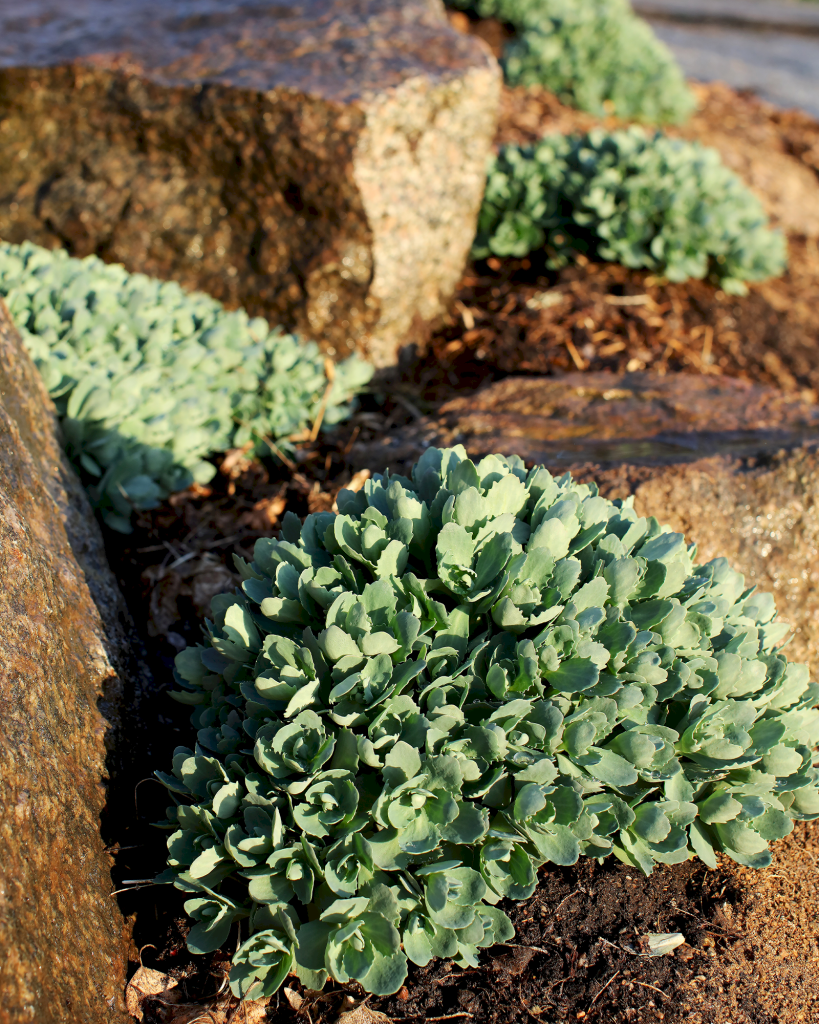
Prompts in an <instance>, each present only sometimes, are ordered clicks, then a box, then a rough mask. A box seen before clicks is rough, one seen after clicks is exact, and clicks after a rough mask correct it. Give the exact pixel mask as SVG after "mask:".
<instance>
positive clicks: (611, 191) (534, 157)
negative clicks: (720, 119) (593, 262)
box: [473, 126, 786, 295]
mask: <svg viewBox="0 0 819 1024" xmlns="http://www.w3.org/2000/svg"><path fill="white" fill-rule="evenodd" d="M544 245H545V246H546V248H547V252H548V261H549V265H550V266H551V267H553V268H556V267H561V266H564V265H565V264H566V263H568V262H569V261H570V260H571V259H572V258H573V255H574V253H575V252H577V251H579V252H582V253H587V254H589V255H593V256H595V257H597V258H599V259H603V260H611V261H612V262H616V263H622V264H623V265H624V266H627V267H635V268H647V269H650V270H654V271H657V272H659V273H662V274H663V275H665V276H666V277H667V278H668V279H669V280H670V281H685V280H687V279H688V278H698V279H702V278H705V277H710V278H711V279H712V280H713V281H715V282H716V283H718V284H719V285H720V287H722V288H723V289H724V290H725V291H727V292H729V293H732V294H739V295H742V294H745V293H746V292H747V287H746V284H745V282H747V281H761V280H764V279H765V278H768V277H776V276H778V275H780V274H781V273H782V272H783V271H784V269H785V266H786V249H785V239H784V237H783V236H782V235H781V234H780V233H779V232H777V231H772V230H771V229H770V227H769V225H768V217H767V215H766V213H765V211H764V209H763V208H762V204H761V203H760V202H759V200H758V199H757V198H756V196H754V195H753V193H751V192H750V191H749V190H748V188H747V186H746V185H745V184H744V183H743V182H742V181H741V180H740V178H738V177H737V175H736V174H734V173H733V171H730V170H729V169H728V168H727V167H726V166H725V165H724V164H723V163H722V160H721V159H720V156H719V154H718V153H717V152H716V150H713V149H708V148H706V147H704V146H702V145H700V144H699V143H696V142H685V141H683V140H682V139H672V138H668V137H667V136H665V135H663V134H661V133H657V134H654V135H649V134H647V133H646V132H645V131H644V130H643V129H642V128H639V127H637V126H633V127H632V128H630V129H628V130H625V131H615V132H606V131H603V130H602V129H595V130H594V131H591V132H589V133H587V134H585V135H568V136H567V135H549V136H546V137H545V138H543V139H541V140H540V142H538V143H536V144H535V145H533V146H517V145H509V146H505V147H503V148H502V149H501V151H500V153H498V154H497V155H496V156H494V157H493V158H492V159H491V161H490V166H489V170H488V176H487V184H486V193H485V196H484V201H483V206H482V208H481V213H480V218H479V221H478V234H477V237H476V239H475V244H474V247H473V256H475V257H476V258H483V257H486V256H489V255H490V254H495V255H497V256H525V255H527V254H528V253H529V252H532V251H533V250H536V249H540V248H542V247H543V246H544Z"/></svg>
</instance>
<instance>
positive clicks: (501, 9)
mask: <svg viewBox="0 0 819 1024" xmlns="http://www.w3.org/2000/svg"><path fill="white" fill-rule="evenodd" d="M448 3H449V5H450V6H451V7H459V8H462V9H466V10H471V11H474V12H475V13H476V14H478V15H479V16H481V17H484V18H497V19H499V20H500V21H503V22H506V23H507V24H509V25H511V26H512V28H513V29H514V30H515V38H514V39H513V40H512V41H511V42H510V43H509V44H508V45H507V46H506V48H505V51H504V54H503V59H502V63H503V69H504V72H505V75H506V80H507V81H508V82H509V83H510V84H511V85H542V86H544V87H545V88H547V89H549V90H550V91H551V92H554V93H556V94H557V95H558V97H559V98H560V99H561V100H562V101H563V102H564V103H567V104H569V105H571V106H574V107H579V108H580V109H581V110H588V111H590V112H591V113H593V114H600V115H602V114H616V115H617V116H618V117H622V118H627V119H629V120H636V121H649V122H652V123H663V122H668V121H671V122H675V121H684V120H685V119H686V118H687V117H688V115H689V114H690V113H691V111H692V110H693V109H694V105H695V101H694V97H693V95H692V93H691V90H690V89H689V88H688V87H687V85H686V84H685V79H684V77H683V74H682V70H681V69H680V67H679V65H678V64H677V62H676V60H675V59H674V56H673V54H672V53H671V51H670V50H669V49H668V47H667V46H666V45H665V44H664V43H662V42H660V40H659V39H658V38H657V37H656V35H655V34H654V32H653V31H652V29H651V27H650V25H649V24H648V23H647V22H646V21H643V19H642V18H638V17H637V16H636V15H635V14H634V12H633V11H632V9H631V4H630V3H629V2H628V0H582V2H579V0H448Z"/></svg>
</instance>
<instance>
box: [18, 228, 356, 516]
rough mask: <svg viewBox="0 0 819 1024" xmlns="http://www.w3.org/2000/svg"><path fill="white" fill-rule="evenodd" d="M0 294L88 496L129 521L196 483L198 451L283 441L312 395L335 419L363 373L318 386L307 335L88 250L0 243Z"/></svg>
mask: <svg viewBox="0 0 819 1024" xmlns="http://www.w3.org/2000/svg"><path fill="white" fill-rule="evenodd" d="M0 297H3V298H4V299H5V301H6V303H7V305H8V308H9V312H10V313H11V315H12V317H13V318H14V321H15V323H16V324H17V326H18V328H19V329H20V333H21V335H22V337H23V341H24V342H25V344H26V346H27V348H28V350H29V352H30V353H31V355H32V358H33V359H34V362H35V363H36V364H37V367H38V369H39V370H40V373H41V375H42V377H43V380H44V382H45V385H46V387H47V388H48V391H49V393H50V395H51V397H52V398H53V399H54V401H55V403H56V406H57V412H58V415H59V417H60V421H61V426H62V430H63V433H64V435H65V439H66V441H67V444H68V450H69V453H70V455H71V456H72V457H73V458H74V460H75V461H76V462H77V463H78V465H79V466H80V467H81V469H82V470H83V471H84V475H85V477H86V479H90V480H91V486H90V488H89V490H90V493H91V497H92V499H93V500H94V501H95V503H96V504H97V506H98V507H99V508H100V510H101V512H102V515H103V517H104V519H105V520H106V521H107V522H108V524H109V525H110V526H112V527H114V528H116V529H119V530H123V531H126V532H127V531H128V529H129V528H130V527H129V521H130V517H131V513H132V511H133V509H149V508H155V507H156V506H157V505H158V504H159V502H160V501H161V500H163V499H164V498H166V497H167V496H168V494H169V493H171V492H173V491H179V490H183V489H184V488H186V487H188V486H190V484H192V483H193V482H194V481H196V482H198V483H207V481H208V480H209V479H210V478H211V477H212V476H213V474H214V472H215V469H214V467H213V465H212V464H211V463H210V462H208V461H206V460H207V458H208V456H210V455H213V454H214V453H216V452H222V451H226V450H227V449H229V448H232V447H242V446H244V445H246V444H251V445H253V446H255V447H256V449H257V450H258V452H259V453H265V452H266V453H269V452H270V450H271V449H270V446H269V444H268V441H272V442H273V443H276V444H278V443H284V445H285V447H287V441H286V439H287V437H288V436H289V435H291V434H293V433H295V432H297V431H301V430H303V429H304V427H305V425H306V424H307V423H308V422H309V421H311V420H313V419H315V417H316V415H317V413H318V410H319V409H320V408H322V406H323V409H324V412H323V421H322V422H323V423H324V424H327V425H328V426H329V425H332V424H334V423H337V422H339V421H340V420H342V419H343V418H344V417H345V416H346V415H347V414H348V412H349V405H348V404H347V403H348V402H349V400H350V399H351V398H352V397H353V395H354V394H355V393H356V391H357V390H359V389H360V388H361V387H363V386H364V384H366V383H367V381H368V380H369V378H370V376H371V375H372V368H371V367H370V366H368V365H367V364H366V363H364V362H363V361H362V360H360V359H357V358H352V359H348V360H347V361H346V362H344V363H341V364H340V365H339V366H338V367H337V368H336V373H335V377H334V381H333V384H332V387H331V388H330V390H329V392H328V380H327V377H326V372H325V366H324V357H323V356H322V355H321V353H320V352H319V349H318V346H317V345H315V344H314V343H312V342H311V343H309V344H300V343H299V341H298V340H297V339H296V338H295V337H293V336H292V335H290V334H284V333H282V332H281V331H280V330H271V329H270V326H269V324H268V323H267V321H266V320H264V319H262V318H261V317H257V318H255V319H250V318H249V317H248V315H247V314H246V313H245V312H244V311H243V310H239V311H237V312H228V311H227V310H226V309H225V308H224V307H223V306H222V304H221V303H219V302H217V301H216V300H215V299H212V298H210V297H209V296H207V295H204V294H202V293H193V294H191V293H188V292H185V291H183V289H182V288H180V287H179V285H177V284H175V283H173V282H163V281H159V280H157V279H156V278H149V277H146V276H144V275H142V274H129V273H127V272H126V271H125V270H124V269H123V268H122V267H121V266H116V265H108V264H105V263H103V262H102V260H100V259H98V258H97V257H96V256H89V257H87V258H86V259H83V260H79V259H72V258H70V257H69V256H68V254H67V253H66V252H64V251H62V250H56V251H49V250H47V249H42V248H40V247H39V246H36V245H32V244H31V243H28V242H26V243H24V244H23V245H10V244H6V243H0ZM325 394H326V400H325Z"/></svg>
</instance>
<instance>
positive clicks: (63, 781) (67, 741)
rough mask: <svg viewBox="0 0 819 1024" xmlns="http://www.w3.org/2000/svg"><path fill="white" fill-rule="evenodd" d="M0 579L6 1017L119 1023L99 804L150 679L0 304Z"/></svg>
mask: <svg viewBox="0 0 819 1024" xmlns="http://www.w3.org/2000/svg"><path fill="white" fill-rule="evenodd" d="M0 578H1V579H2V581H3V586H2V588H0V849H2V854H0V947H1V948H2V950H3V956H2V960H0V1024H18V1022H32V1024H52V1022H53V1024H63V1022H65V1024H79V1022H80V1021H82V1022H83V1024H85V1022H88V1024H98V1022H99V1024H101V1022H112V1021H119V1020H125V1017H124V1015H123V1012H122V1011H123V997H122V988H123V984H124V972H125V966H126V954H127V936H126V932H125V922H124V921H123V918H122V916H121V915H120V913H119V911H118V909H117V903H116V900H115V899H112V898H111V895H110V893H111V890H112V888H113V886H112V883H111V875H110V870H111V858H110V857H109V856H108V855H107V854H106V853H105V848H104V842H103V839H102V837H101V835H100V813H101V811H102V809H103V806H104V804H105V795H106V794H105V790H104V786H103V782H104V779H105V778H106V776H108V775H110V773H111V772H112V770H114V771H115V770H116V767H117V758H118V751H117V742H116V741H117V736H118V734H120V733H121V730H122V729H123V728H124V727H125V726H126V725H127V715H128V714H130V713H131V709H132V708H137V707H138V705H139V703H140V701H141V700H142V699H143V697H144V695H145V691H144V689H143V680H142V679H141V678H140V674H139V673H140V670H139V665H138V664H135V663H134V651H133V648H132V647H131V645H130V639H131V638H130V632H129V630H130V627H129V620H128V617H127V613H126V611H125V608H124V604H123V600H122V597H121V595H120V593H119V591H118V589H117V586H116V583H115V581H114V578H113V576H112V574H111V572H110V570H109V568H108V566H107V564H106V562H105V556H104V553H103V547H102V538H101V536H100V533H99V530H98V528H97V526H96V522H95V520H94V516H93V513H92V511H91V509H90V507H89V505H88V501H87V499H86V497H85V494H84V492H83V491H82V488H81V487H80V484H79V482H78V481H77V479H76V477H75V476H74V474H73V472H72V470H71V468H70V467H69V466H68V464H67V463H66V461H65V458H64V456H63V454H62V452H61V449H60V446H59V442H58V438H57V435H56V427H55V419H54V413H53V407H52V405H51V402H50V400H49V398H48V396H47V394H46V393H45V391H44V389H43V386H42V383H41V381H40V379H39V376H38V374H37V372H36V370H35V369H34V367H33V365H32V363H31V361H30V360H29V358H28V356H27V355H26V353H25V350H24V348H23V346H22V343H21V341H20V338H19V335H18V334H17V332H16V331H15V329H14V327H13V326H12V324H11V321H10V320H9V318H8V314H7V313H6V311H5V307H4V306H3V304H2V302H0ZM123 705H127V708H128V711H127V712H125V713H123Z"/></svg>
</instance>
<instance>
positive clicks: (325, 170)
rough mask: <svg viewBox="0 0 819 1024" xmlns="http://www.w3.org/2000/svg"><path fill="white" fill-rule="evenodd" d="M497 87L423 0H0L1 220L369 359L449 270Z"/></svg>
mask: <svg viewBox="0 0 819 1024" xmlns="http://www.w3.org/2000/svg"><path fill="white" fill-rule="evenodd" d="M499 92H500V71H499V68H498V66H497V63H496V61H495V60H494V58H493V57H492V55H491V54H490V52H489V50H488V48H487V47H486V46H485V44H483V43H482V42H480V41H479V40H477V39H475V38H473V37H470V36H465V35H462V34H460V33H458V32H456V31H454V30H453V29H451V28H450V27H449V25H448V23H447V21H446V18H445V16H444V12H443V7H442V5H441V2H440V0H401V2H398V0H292V2H290V3H288V4H274V3H247V2H240V0H175V2H174V3H171V4H168V3H163V2H160V0H76V2H73V3H72V4H70V5H66V4H64V3H62V2H61V0H30V2H28V3H26V4H25V5H21V4H20V3H19V0H0V237H3V238H6V239H8V240H10V241H22V240H23V239H26V238H28V239H31V240H32V241H37V242H40V243H42V244H45V245H51V246H54V245H65V246H67V247H68V248H69V249H70V250H72V251H73V252H74V253H75V254H77V255H86V254H88V253H98V254H99V255H101V256H103V258H105V259H106V260H111V261H117V262H121V263H124V264H125V265H126V267H128V268H129V269H131V270H138V271H144V272H146V273H151V274H156V275H158V276H160V277H173V278H174V279H175V280H177V281H179V282H180V283H182V284H183V285H185V286H186V287H191V288H202V289H204V290H206V291H208V292H210V293H211V294H213V295H215V296H216V297H217V298H220V299H222V300H224V301H226V302H228V303H230V304H242V305H245V306H247V307H248V308H249V309H251V310H252V311H253V312H255V313H261V314H263V315H266V316H268V317H269V318H270V319H271V320H272V321H273V322H281V323H284V324H286V325H288V326H295V327H297V328H298V329H299V330H301V331H302V332H303V333H305V334H307V335H309V336H312V337H316V338H317V339H319V340H323V341H324V342H325V344H326V345H327V346H328V348H330V349H331V350H333V349H334V350H336V351H338V352H342V351H344V350H345V349H346V348H347V347H348V346H350V345H354V346H356V347H358V348H359V350H361V351H364V352H365V353H367V354H369V356H370V357H371V358H372V359H373V360H374V361H375V362H376V363H377V364H378V365H389V364H391V363H393V362H394V361H395V359H396V353H397V350H398V348H399V347H400V346H401V345H402V344H405V343H407V342H410V341H412V339H413V337H415V336H420V335H421V334H422V333H423V330H424V325H425V324H426V323H427V322H428V321H429V320H430V319H432V318H434V317H435V316H436V315H437V314H438V313H439V312H441V310H442V306H443V303H444V302H445V301H446V300H447V299H448V298H449V296H450V295H451V293H452V291H453V290H454V287H455V284H456V282H457V279H458V276H459V274H460V272H461V270H462V268H463V264H464V261H465V259H466V256H467V253H468V251H469V247H470V245H471V242H472V239H473V237H474V230H475V223H476V218H477V212H478V208H479V206H480V201H481V197H482V192H483V182H484V166H485V159H486V155H487V153H488V151H489V146H490V142H491V138H492V135H493V132H494V130H495V124H496V120H497V106H498V98H499Z"/></svg>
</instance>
